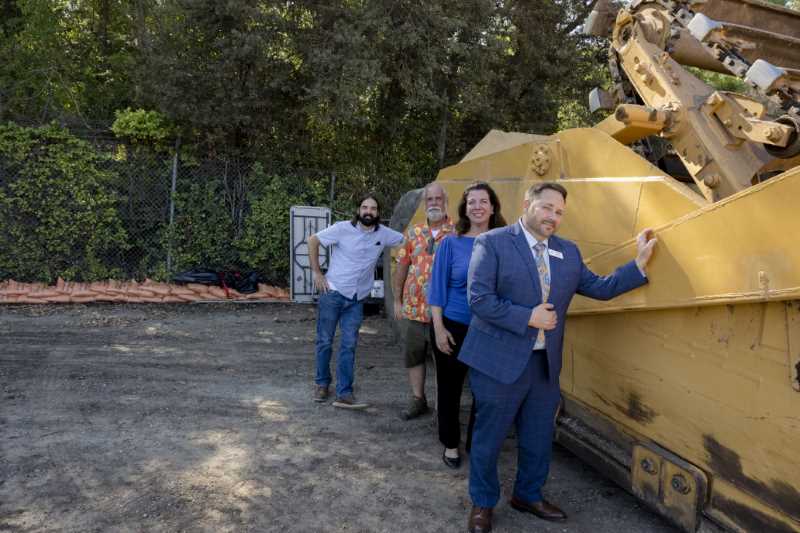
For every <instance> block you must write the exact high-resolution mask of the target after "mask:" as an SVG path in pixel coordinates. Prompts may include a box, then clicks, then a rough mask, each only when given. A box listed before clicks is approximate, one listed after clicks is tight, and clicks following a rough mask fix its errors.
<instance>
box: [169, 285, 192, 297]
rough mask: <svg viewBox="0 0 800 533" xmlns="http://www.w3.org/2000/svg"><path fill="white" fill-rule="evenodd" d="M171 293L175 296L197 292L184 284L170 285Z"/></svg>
mask: <svg viewBox="0 0 800 533" xmlns="http://www.w3.org/2000/svg"><path fill="white" fill-rule="evenodd" d="M169 293H170V294H172V295H174V296H178V295H181V296H188V295H190V294H195V292H194V291H193V290H191V289H187V288H186V287H184V286H182V285H170V286H169Z"/></svg>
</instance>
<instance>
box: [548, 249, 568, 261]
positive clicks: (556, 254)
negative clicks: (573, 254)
mask: <svg viewBox="0 0 800 533" xmlns="http://www.w3.org/2000/svg"><path fill="white" fill-rule="evenodd" d="M547 253H548V254H550V255H552V256H553V257H558V258H559V259H564V254H562V253H561V252H559V251H558V250H553V249H552V248H548V249H547Z"/></svg>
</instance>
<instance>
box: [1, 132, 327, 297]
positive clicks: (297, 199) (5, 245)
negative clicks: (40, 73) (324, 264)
mask: <svg viewBox="0 0 800 533" xmlns="http://www.w3.org/2000/svg"><path fill="white" fill-rule="evenodd" d="M114 153H115V154H116V156H115V157H116V158H117V159H118V158H119V154H120V151H119V150H117V151H115V152H114ZM123 153H124V152H123ZM126 157H127V156H126ZM169 167H170V161H169V158H168V157H165V156H164V155H163V154H161V155H159V154H152V156H151V157H149V158H148V157H142V154H141V151H138V152H137V156H136V157H129V158H128V159H126V160H124V161H116V160H115V158H114V157H112V156H111V154H110V153H109V154H103V153H101V152H99V151H98V150H97V148H95V147H93V146H91V145H90V144H88V143H86V142H84V141H81V140H79V139H76V138H75V137H73V136H71V135H70V134H69V132H67V131H66V130H64V129H61V128H59V127H57V126H47V127H42V128H24V127H20V126H17V125H14V124H5V125H0V279H7V278H14V279H17V280H19V281H43V282H48V283H52V282H53V281H55V279H56V278H57V277H59V276H61V277H63V278H64V279H68V280H77V281H93V280H98V279H104V278H107V277H111V278H128V277H136V278H138V279H142V278H144V277H150V278H154V279H159V280H168V279H169V277H170V275H171V274H172V273H175V272H180V271H183V270H188V269H191V268H196V267H207V268H212V269H219V270H222V269H238V270H256V271H258V272H259V273H261V274H262V276H264V277H265V278H266V279H268V280H269V281H270V282H272V283H275V284H280V285H286V284H287V283H288V275H289V209H290V207H291V206H292V205H320V204H321V203H324V199H325V193H326V190H327V187H328V177H327V176H317V177H316V178H315V177H314V176H309V175H305V176H304V175H297V174H295V173H292V172H280V173H278V172H267V171H265V169H264V167H263V166H262V165H261V164H259V163H255V164H246V165H239V166H238V167H237V169H238V173H236V176H235V183H233V184H232V182H231V180H233V179H234V178H232V177H231V175H230V173H229V172H228V171H227V168H228V165H225V167H224V168H225V171H222V170H218V169H216V168H212V169H211V170H208V168H206V169H205V170H202V171H201V167H202V165H201V164H200V163H198V162H197V161H188V162H187V163H186V164H185V165H183V166H182V167H181V172H180V173H179V177H178V187H177V191H176V194H175V197H174V204H175V219H174V224H173V225H172V226H171V227H170V225H169V223H168V209H167V206H168V204H169V179H170V174H169ZM232 187H233V188H235V189H236V190H237V191H239V195H240V197H239V199H238V200H236V199H233V198H232V197H231V194H230V191H231V188H232ZM232 204H236V205H232ZM167 250H171V258H172V264H171V266H172V268H171V272H169V271H168V270H167Z"/></svg>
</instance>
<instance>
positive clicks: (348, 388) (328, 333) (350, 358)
mask: <svg viewBox="0 0 800 533" xmlns="http://www.w3.org/2000/svg"><path fill="white" fill-rule="evenodd" d="M363 318H364V304H363V303H362V302H360V301H358V295H353V297H352V298H345V297H344V296H342V295H341V294H340V293H339V292H337V291H328V292H326V293H324V294H322V295H320V297H319V304H318V307H317V346H316V348H317V375H316V379H315V381H316V383H317V385H322V386H323V387H327V386H329V385H330V384H331V381H332V378H331V353H332V350H333V338H334V336H335V335H336V326H337V325H339V326H340V327H341V332H342V335H341V339H340V343H339V355H338V357H337V361H336V396H337V397H342V396H348V395H351V394H353V379H354V375H355V360H356V345H357V344H358V329H359V328H360V327H361V321H362V319H363Z"/></svg>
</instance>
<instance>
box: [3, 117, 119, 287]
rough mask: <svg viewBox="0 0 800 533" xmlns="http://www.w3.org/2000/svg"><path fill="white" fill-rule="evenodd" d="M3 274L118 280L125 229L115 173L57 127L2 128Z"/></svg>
mask: <svg viewBox="0 0 800 533" xmlns="http://www.w3.org/2000/svg"><path fill="white" fill-rule="evenodd" d="M0 162H2V166H1V167H0V171H2V179H0V275H2V277H4V278H5V277H14V278H16V279H18V280H24V281H44V282H53V281H54V280H55V279H56V278H57V277H58V276H61V277H63V278H65V279H75V280H96V279H101V278H106V277H116V276H119V275H120V274H121V271H120V270H119V269H118V268H116V267H115V266H114V265H115V264H116V263H117V262H118V258H119V255H120V254H121V253H123V252H124V251H125V249H126V247H127V245H128V244H127V234H126V232H125V229H124V228H123V226H122V224H121V222H120V218H119V214H118V212H117V201H118V199H117V197H116V196H115V195H114V194H113V193H112V191H111V185H112V181H113V176H112V175H111V174H109V173H108V172H104V171H103V170H101V165H100V163H101V158H100V157H99V156H98V155H97V154H96V153H95V151H94V149H93V148H92V147H91V146H90V145H89V144H88V143H86V142H83V141H81V140H78V139H76V138H74V137H72V136H70V135H69V134H68V133H67V132H66V131H64V130H63V129H61V128H59V127H57V126H46V127H41V128H21V127H19V126H16V125H13V124H5V125H0Z"/></svg>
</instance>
